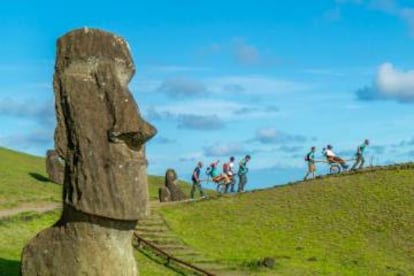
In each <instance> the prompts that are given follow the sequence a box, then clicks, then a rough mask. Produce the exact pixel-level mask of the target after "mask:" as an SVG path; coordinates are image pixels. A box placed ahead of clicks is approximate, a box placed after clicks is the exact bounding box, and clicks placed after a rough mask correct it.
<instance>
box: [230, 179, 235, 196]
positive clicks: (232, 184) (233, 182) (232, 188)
mask: <svg viewBox="0 0 414 276" xmlns="http://www.w3.org/2000/svg"><path fill="white" fill-rule="evenodd" d="M230 185H231V188H230V192H232V193H234V186H236V176H235V175H233V177H232V180H231V184H230Z"/></svg>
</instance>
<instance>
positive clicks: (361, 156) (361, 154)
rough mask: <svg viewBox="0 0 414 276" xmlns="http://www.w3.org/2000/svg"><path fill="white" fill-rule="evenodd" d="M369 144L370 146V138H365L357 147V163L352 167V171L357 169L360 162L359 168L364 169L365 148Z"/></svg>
mask: <svg viewBox="0 0 414 276" xmlns="http://www.w3.org/2000/svg"><path fill="white" fill-rule="evenodd" d="M367 146H369V140H368V139H365V141H364V143H362V144H361V145H359V146H358V147H357V152H356V155H355V157H356V159H355V163H354V165H353V166H352V168H351V170H352V171H353V170H355V169H356V167H357V166H358V164H359V167H358V169H362V168H363V167H364V163H365V158H364V150H365V148H366V147H367Z"/></svg>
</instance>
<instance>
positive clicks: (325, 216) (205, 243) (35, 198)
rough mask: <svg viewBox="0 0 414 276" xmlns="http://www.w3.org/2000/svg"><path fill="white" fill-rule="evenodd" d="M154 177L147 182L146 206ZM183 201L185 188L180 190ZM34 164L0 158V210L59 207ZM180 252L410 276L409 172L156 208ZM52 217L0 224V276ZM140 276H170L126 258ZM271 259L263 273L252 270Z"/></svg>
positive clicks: (284, 271)
mask: <svg viewBox="0 0 414 276" xmlns="http://www.w3.org/2000/svg"><path fill="white" fill-rule="evenodd" d="M161 185H163V177H155V176H150V177H149V189H150V197H151V199H156V198H157V194H158V187H160V186H161ZM181 185H183V188H184V189H185V191H186V192H187V193H188V192H189V188H190V186H189V185H187V184H185V183H182V184H181ZM60 194H61V186H59V185H56V184H53V183H50V182H49V181H48V180H47V178H46V174H45V168H44V159H43V158H39V157H33V156H30V155H26V154H22V153H17V152H14V151H10V150H6V149H2V148H0V210H2V209H8V208H14V207H20V206H25V205H27V204H34V205H38V204H39V205H42V204H48V203H51V202H59V201H60ZM158 212H161V214H162V215H163V217H164V219H165V221H166V222H167V223H168V226H169V228H171V230H172V231H173V232H174V234H176V235H177V236H178V237H179V238H180V239H182V240H183V241H184V242H185V243H186V244H187V245H188V246H189V247H191V248H194V250H197V251H199V252H201V253H203V254H205V255H206V256H207V257H211V259H216V260H220V261H221V262H227V263H229V264H231V266H232V267H237V268H238V270H240V271H243V270H245V271H248V274H249V275H275V274H276V275H414V166H413V165H407V166H404V167H398V166H396V167H390V168H387V169H384V170H376V171H365V172H362V173H358V174H346V175H341V176H338V177H325V178H323V179H317V180H314V181H308V182H302V183H297V184H293V185H286V186H281V187H278V188H273V189H268V190H262V191H256V192H251V193H245V194H241V195H236V196H223V197H219V198H217V199H212V200H204V201H196V202H189V203H182V204H175V205H165V206H163V207H161V208H159V210H158ZM58 216H59V212H58V211H54V212H49V213H46V214H33V213H31V214H29V215H27V214H20V215H18V216H15V217H13V218H11V219H7V220H0V237H1V239H0V275H18V269H19V265H20V261H19V259H20V252H21V250H22V247H23V246H24V244H25V243H26V242H27V241H28V240H29V239H30V238H31V237H33V236H34V235H35V234H36V233H37V232H39V231H40V230H41V229H44V228H46V227H47V226H49V225H51V224H52V223H53V222H55V221H56V220H57V218H58ZM136 257H137V259H138V262H139V266H140V271H141V275H176V273H173V272H172V271H170V270H167V269H166V268H165V267H163V266H161V265H159V264H157V263H154V262H152V261H151V260H150V259H149V258H147V257H146V256H145V255H143V254H142V253H139V252H136ZM264 257H273V258H275V260H276V265H275V267H274V268H273V269H264V268H259V267H258V266H257V261H258V260H259V259H263V258H264Z"/></svg>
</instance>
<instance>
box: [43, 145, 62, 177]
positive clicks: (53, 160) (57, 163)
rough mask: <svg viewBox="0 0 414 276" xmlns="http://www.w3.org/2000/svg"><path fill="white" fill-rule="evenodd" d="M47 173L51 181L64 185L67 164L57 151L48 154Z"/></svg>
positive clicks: (49, 151)
mask: <svg viewBox="0 0 414 276" xmlns="http://www.w3.org/2000/svg"><path fill="white" fill-rule="evenodd" d="M46 172H47V174H48V177H49V180H50V181H52V182H54V183H56V184H60V185H63V181H64V180H65V162H64V161H63V160H62V158H60V157H59V155H58V154H57V152H56V151H55V150H48V151H47V152H46Z"/></svg>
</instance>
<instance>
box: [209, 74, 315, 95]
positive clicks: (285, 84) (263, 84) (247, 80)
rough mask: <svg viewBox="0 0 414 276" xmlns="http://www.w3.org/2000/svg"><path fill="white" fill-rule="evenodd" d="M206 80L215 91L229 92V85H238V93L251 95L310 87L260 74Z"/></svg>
mask: <svg viewBox="0 0 414 276" xmlns="http://www.w3.org/2000/svg"><path fill="white" fill-rule="evenodd" d="M206 82H207V83H208V85H209V90H210V91H211V92H213V93H226V92H227V93H229V90H228V87H232V86H234V87H238V90H237V93H244V94H250V95H263V94H265V95H266V94H276V93H290V92H296V91H303V90H306V89H308V88H309V85H308V84H305V83H300V82H295V81H290V80H283V79H277V78H272V77H266V76H260V75H250V76H227V77H217V78H210V79H206Z"/></svg>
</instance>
